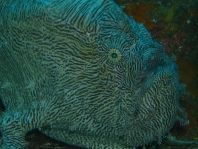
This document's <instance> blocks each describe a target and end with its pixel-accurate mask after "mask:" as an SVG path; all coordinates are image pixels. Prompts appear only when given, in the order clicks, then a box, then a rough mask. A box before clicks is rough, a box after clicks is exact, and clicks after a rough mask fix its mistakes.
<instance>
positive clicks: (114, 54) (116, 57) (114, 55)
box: [108, 49, 122, 62]
mask: <svg viewBox="0 0 198 149" xmlns="http://www.w3.org/2000/svg"><path fill="white" fill-rule="evenodd" d="M108 58H109V59H110V60H111V61H112V62H119V61H120V60H121V58H122V54H121V53H120V51H119V50H118V49H110V50H109V52H108Z"/></svg>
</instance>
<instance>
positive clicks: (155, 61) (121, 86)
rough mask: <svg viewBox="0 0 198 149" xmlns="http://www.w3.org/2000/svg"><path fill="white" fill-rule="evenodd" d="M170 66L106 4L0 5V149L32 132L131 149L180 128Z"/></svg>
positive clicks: (34, 0) (13, 148) (18, 148)
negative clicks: (175, 124) (1, 107)
mask: <svg viewBox="0 0 198 149" xmlns="http://www.w3.org/2000/svg"><path fill="white" fill-rule="evenodd" d="M177 69H178V67H177V65H176V64H175V62H174V61H173V60H172V59H171V58H170V57H169V56H168V55H167V54H166V53H165V52H164V48H163V47H162V46H161V45H160V44H159V43H158V42H157V41H155V40H154V39H152V37H151V34H150V33H149V31H148V30H147V29H146V28H145V27H144V25H143V24H140V23H137V22H136V21H135V20H134V19H133V18H132V17H129V16H127V15H126V14H125V13H124V12H123V11H122V9H121V8H120V7H119V6H118V5H117V4H116V3H115V2H114V1H113V0H0V99H1V103H2V105H3V107H4V110H3V112H2V114H1V118H0V133H1V137H2V144H1V149H22V148H24V147H25V146H27V145H28V143H27V142H26V140H25V135H26V134H27V133H28V132H29V131H31V130H34V129H37V130H39V131H40V132H41V133H43V134H45V135H47V136H49V137H51V138H53V139H55V140H58V141H61V142H64V143H67V144H71V145H75V146H79V147H83V148H88V149H107V148H108V149H127V148H128V149H130V148H131V149H133V148H136V147H140V146H145V145H148V144H151V143H153V142H158V143H160V142H161V141H162V140H163V139H166V138H167V136H168V134H169V132H170V130H171V128H172V127H173V125H174V123H175V122H176V121H177V120H179V121H180V122H182V123H187V122H188V120H187V119H186V114H185V112H184V111H183V110H182V108H180V106H179V95H180V93H181V90H182V85H181V84H180V83H179V78H178V72H177Z"/></svg>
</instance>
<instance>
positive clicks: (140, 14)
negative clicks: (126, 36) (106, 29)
mask: <svg viewBox="0 0 198 149" xmlns="http://www.w3.org/2000/svg"><path fill="white" fill-rule="evenodd" d="M155 9H156V8H155V6H153V5H146V4H129V5H127V7H126V10H125V11H126V13H127V14H128V15H130V16H132V17H133V18H134V19H135V20H136V21H137V22H139V23H143V24H144V25H145V26H146V27H147V28H148V29H152V28H153V27H154V23H153V22H152V20H151V19H150V17H149V15H148V14H149V12H151V11H154V10H155Z"/></svg>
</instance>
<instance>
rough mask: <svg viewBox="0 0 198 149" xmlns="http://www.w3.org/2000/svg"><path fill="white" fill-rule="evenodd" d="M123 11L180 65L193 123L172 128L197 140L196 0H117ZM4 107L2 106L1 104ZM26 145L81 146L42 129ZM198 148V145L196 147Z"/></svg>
mask: <svg viewBox="0 0 198 149" xmlns="http://www.w3.org/2000/svg"><path fill="white" fill-rule="evenodd" d="M115 2H116V3H117V4H119V5H120V6H121V7H122V8H123V11H124V12H125V13H126V14H127V15H129V16H132V17H133V18H134V19H135V20H136V21H137V22H139V23H143V24H144V25H145V26H146V27H147V29H148V30H149V32H151V34H152V37H153V39H155V40H156V41H157V42H159V43H160V44H161V45H162V46H164V48H165V52H166V53H167V54H168V55H169V56H171V57H172V58H173V59H175V60H176V63H177V64H178V66H179V77H180V83H184V84H186V90H187V92H186V93H185V94H183V95H182V96H181V97H180V105H181V107H183V108H184V109H185V110H186V112H187V113H188V119H189V120H190V124H188V125H186V126H181V125H180V124H179V123H176V124H175V126H174V127H173V129H172V134H173V136H176V137H177V139H178V140H185V141H188V140H189V141H192V140H193V141H198V135H197V134H198V103H197V102H198V96H197V94H198V69H197V67H196V66H197V65H198V38H197V37H198V29H197V25H198V11H197V4H198V1H197V0H179V1H173V0H166V1H163V0H115ZM1 109H3V107H2V106H1ZM26 140H27V141H28V142H29V143H30V144H29V146H28V147H27V149H80V148H79V147H74V146H70V145H66V144H63V143H60V142H58V141H55V140H52V139H50V138H49V137H47V136H45V135H43V134H42V133H40V132H37V131H32V132H29V133H28V134H27V135H26ZM148 148H152V149H154V148H156V149H158V148H160V149H195V148H196V146H167V145H164V144H161V145H156V146H155V147H153V146H152V147H148ZM197 149H198V147H197Z"/></svg>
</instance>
